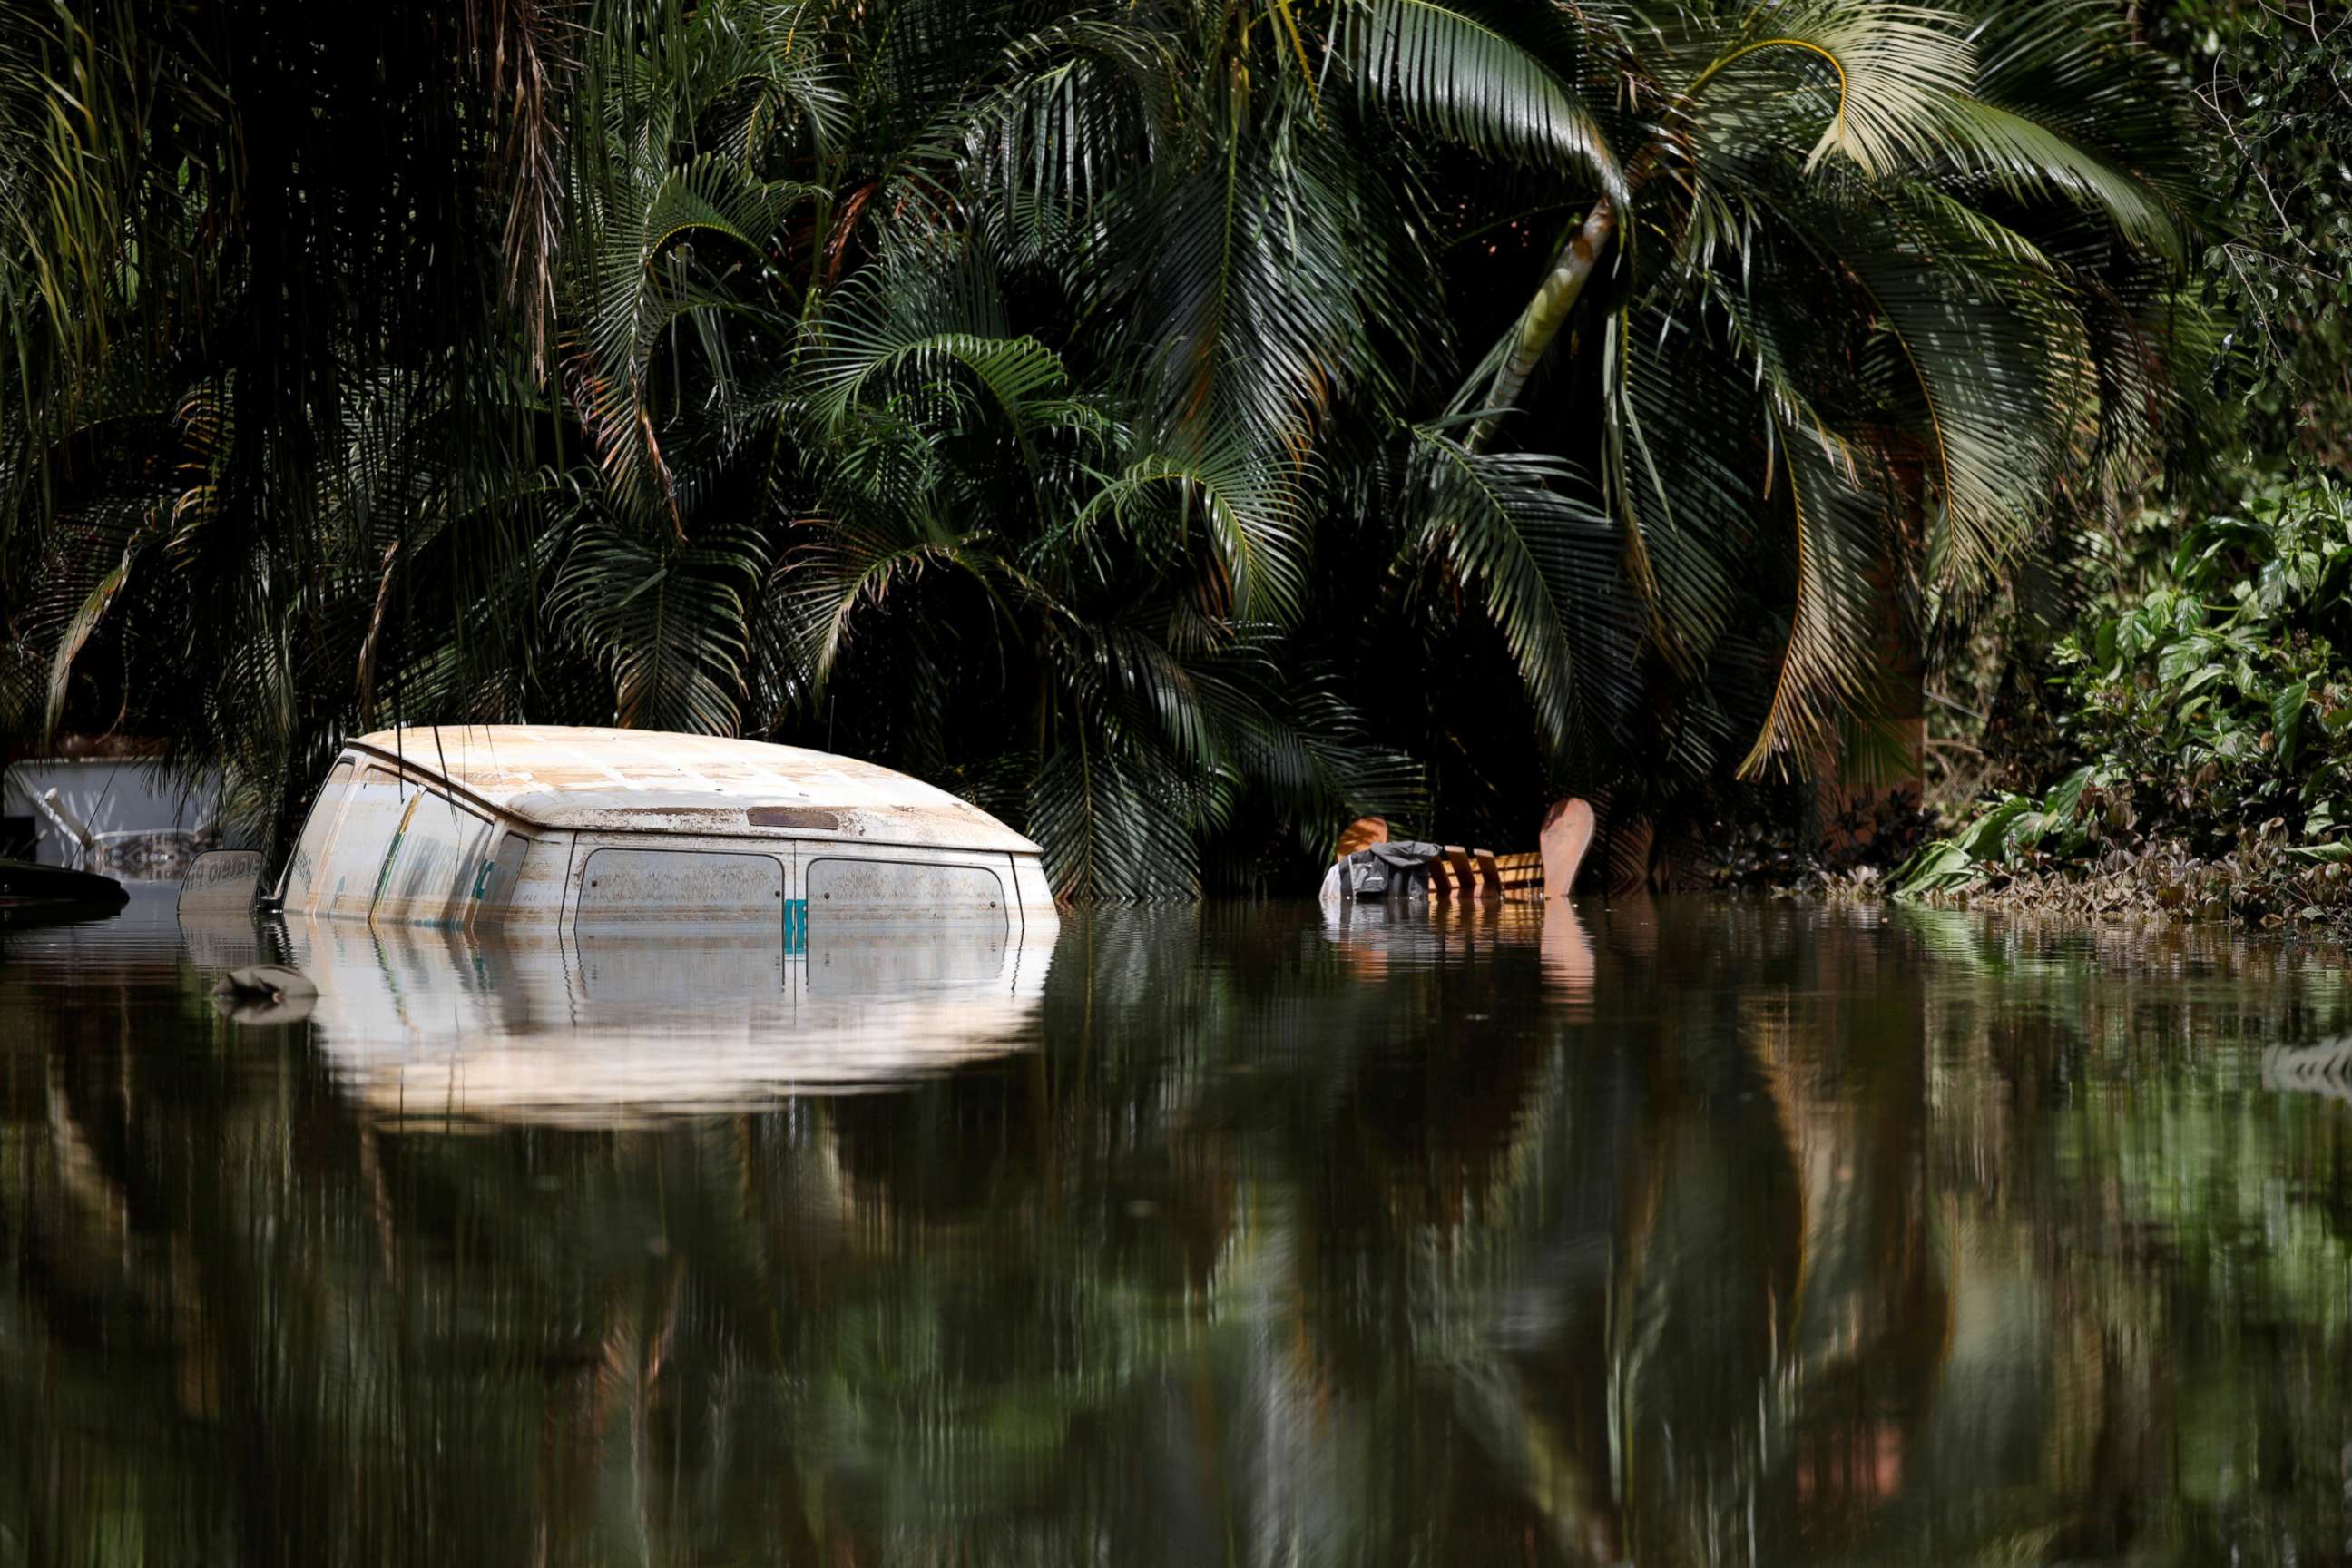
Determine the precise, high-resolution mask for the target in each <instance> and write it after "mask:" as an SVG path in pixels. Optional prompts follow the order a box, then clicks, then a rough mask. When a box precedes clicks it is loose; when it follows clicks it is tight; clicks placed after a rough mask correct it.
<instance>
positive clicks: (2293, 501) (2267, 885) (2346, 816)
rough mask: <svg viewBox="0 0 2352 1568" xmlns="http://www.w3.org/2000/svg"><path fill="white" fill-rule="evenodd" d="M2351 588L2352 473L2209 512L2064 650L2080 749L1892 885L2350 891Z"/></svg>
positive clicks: (2231, 901)
mask: <svg viewBox="0 0 2352 1568" xmlns="http://www.w3.org/2000/svg"><path fill="white" fill-rule="evenodd" d="M2347 590H2352V489H2347V488H2346V487H2345V486H2344V485H2343V484H2342V483H2340V482H2339V481H2336V480H2334V479H2324V478H2322V479H2305V480H2300V481H2296V482H2293V483H2282V484H2274V485H2273V486H2271V487H2269V488H2267V489H2263V490H2261V491H2260V492H2258V493H2256V494H2255V495H2254V496H2252V498H2251V499H2250V500H2248V502H2247V503H2246V505H2244V506H2243V507H2242V509H2241V510H2239V511H2238V512H2236V513H2235V514H2232V515H2228V516H2221V517H2214V518H2210V519H2208V520H2206V521H2203V522H2200V523H2199V524H2198V525H2196V526H2195V527H2193V528H2192V529H2190V530H2189V532H2188V534H2187V536H2186V537H2185V538H2184V539H2183V540H2182V541H2181V543H2180V545H2179V549H2178V550H2177V551H2176V552H2174V555H2173V557H2172V559H2171V561H2170V563H2169V564H2168V566H2167V567H2166V568H2165V569H2164V570H2162V571H2161V572H2160V573H2159V574H2158V584H2156V585H2155V586H2154V587H2152V588H2150V589H2149V590H2148V591H2147V593H2146V594H2144V595H2141V596H2139V597H2138V599H2137V602H2136V603H2130V604H2127V605H2120V606H2116V607H2112V608H2109V609H2106V610H2105V611H2102V612H2098V613H2095V614H2094V615H2093V616H2092V617H2091V618H2090V619H2089V621H2088V622H2087V624H2086V625H2085V626H2084V627H2083V628H2082V629H2081V630H2079V631H2078V632H2077V633H2076V634H2075V635H2074V637H2070V638H2068V639H2067V640H2066V641H2065V642H2064V643H2063V644H2062V645H2061V646H2060V647H2059V649H2058V653H2057V668H2058V669H2059V671H2060V672H2061V673H2060V675H2059V676H2058V679H2057V684H2058V685H2059V687H2060V689H2061V699H2062V700H2061V707H2062V709H2063V711H2064V715H2065V716H2064V718H2063V721H2062V722H2063V731H2064V733H2065V736H2066V740H2067V742H2068V744H2069V746H2070V747H2071V749H2072V750H2073V751H2074V754H2075V755H2076V757H2078V758H2079V759H2080V760H2081V761H2080V765H2079V766H2077V767H2076V768H2075V769H2074V771H2072V772H2071V773H2068V774H2067V775H2066V776H2065V777H2064V778H2063V779H2061V780H2060V781H2059V782H2057V783H2056V784H2053V786H2051V787H2050V788H2048V789H2047V790H2046V791H2044V792H2043V793H2042V794H2041V795H2001V796H2000V797H1997V798H1996V799H1994V800H1992V801H1990V802H1989V803H1987V805H1986V806H1985V807H1984V809H1983V810H1982V811H1981V812H1980V813H1979V815H1978V816H1976V818H1975V819H1974V820H1973V821H1971V822H1970V823H1969V826H1967V827H1966V828H1965V829H1963V830H1962V831H1961V832H1960V833H1959V834H1958V835H1956V836H1955V837H1951V838H1948V839H1943V840H1939V841H1937V842H1936V843H1933V844H1930V845H1928V846H1927V847H1926V848H1924V849H1922V850H1921V851H1920V852H1919V854H1917V855H1916V856H1915V857H1914V858H1912V859H1911V860H1910V862H1908V863H1907V864H1906V866H1905V867H1904V868H1903V869H1902V871H1901V872H1900V873H1899V874H1898V875H1897V877H1896V878H1895V889H1896V890H1897V891H1898V892H1901V893H1910V894H1924V895H1934V894H1952V893H1957V892H1961V891H1964V890H1967V889H1974V888H1978V887H1980V886H1983V885H1985V884H1988V883H1991V882H1996V881H1999V880H2001V879H2006V878H2013V877H2015V876H2017V875H2020V874H2046V873H2051V872H2059V873H2065V874H2072V875H2075V876H2085V875H2096V874H2101V873H2105V874H2107V875H2110V876H2115V877H2118V878H2124V879H2133V878H2137V879H2142V880H2146V879H2149V878H2151V877H2153V878H2154V879H2155V882H2156V883H2157V885H2155V886H2148V887H2142V888H2139V889H2137V891H2138V892H2139V894H2140V895H2141V896H2142V897H2144V898H2147V899H2149V900H2153V901H2155V902H2157V903H2158V904H2161V905H2163V906H2165V907H2172V908H2183V907H2185V908H2189V909H2192V910H2210V909H2211V908H2212V907H2213V906H2214V905H2216V904H2217V903H2220V904H2225V905H2227V906H2228V907H2230V908H2232V909H2235V910H2238V911H2239V912H2241V913H2250V914H2273V913H2283V912H2294V913H2303V912H2305V910H2306V908H2309V909H2310V910H2311V911H2312V912H2317V910H2316V906H2317V905H2320V904H2323V903H2327V902H2346V901H2347V900H2346V898H2345V892H2344V891H2339V890H2338V889H2345V891H2352V889H2346V882H2347V878H2346V875H2345V873H2344V872H2343V870H2342V868H2343V866H2344V865H2345V864H2346V863H2347V861H2352V839H2347V838H2346V837H2343V836H2342V834H2343V830H2344V828H2345V827H2346V826H2352V780H2347V773H2346V767H2345V764H2346V763H2347V759H2352V599H2347ZM2159 866H2161V867H2163V868H2168V869H2167V870H2166V871H2165V872H2164V873H2163V874H2162V875H2160V876H2158V875H2156V873H2157V868H2158V867H2159ZM2127 890H2128V889H2120V890H2119V891H2127Z"/></svg>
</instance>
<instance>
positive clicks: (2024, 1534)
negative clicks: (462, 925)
mask: <svg viewBox="0 0 2352 1568" xmlns="http://www.w3.org/2000/svg"><path fill="white" fill-rule="evenodd" d="M282 940H283V941H284V942H285V945H284V946H282V947H281V946H278V945H276V944H277V943H278V942H280V941H281V938H280V937H279V935H278V933H274V932H263V933H258V934H257V933H256V932H255V931H253V930H251V929H250V928H247V929H242V930H237V929H229V930H222V929H217V928H215V929H203V930H196V931H188V932H183V931H182V930H181V928H180V927H179V925H178V924H177V922H176V921H174V919H173V910H172V905H171V903H170V901H169V897H168V893H164V894H161V895H159V894H154V893H148V894H143V895H142V897H141V899H140V900H137V901H135V902H134V903H133V905H132V906H131V909H130V910H127V911H126V912H125V913H124V914H123V915H121V916H120V917H118V918H116V919H114V920H111V921H103V922H99V923H94V924H87V925H75V926H62V927H48V928H44V929H39V930H33V931H9V932H7V933H5V935H0V942H5V949H4V950H0V1402H5V1412H6V1421H5V1439H0V1563H11V1564H13V1563H43V1564H46V1563H67V1562H70V1563H109V1564H111V1563H419V1564H426V1563H429V1564H435V1565H436V1568H439V1565H457V1564H474V1563H600V1564H601V1563H754V1562H756V1563H807V1564H812V1565H824V1568H844V1565H849V1564H860V1565H870V1564H885V1563H909V1564H994V1563H1004V1564H1030V1563H1037V1564H1044V1563H1107V1564H1184V1565H1192V1564H1209V1563H1233V1564H1251V1565H1258V1564H1265V1565H1274V1564H1321V1563H1332V1564H1342V1563H1382V1564H1386V1563H1399V1564H1402V1563H1416V1564H1451V1563H1465V1564H1470V1563H1513V1564H1518V1563H1589V1562H1608V1561H1621V1560H1633V1561H1638V1562H1641V1563H1660V1564H1665V1563H1799V1562H1801V1563H1814V1562H1840V1563H1927V1562H1937V1563H1943V1562H1950V1563H1960V1562H1967V1563H1976V1562H1986V1563H1992V1562H2000V1563H2011V1562H2015V1563H2027V1562H2061V1561H2082V1560H2097V1559H2120V1560H2126V1561H2131V1562H2147V1563H2161V1562H2183V1563H2224V1562H2232V1563H2320V1562H2327V1561H2340V1560H2342V1559H2343V1558H2344V1557H2345V1556H2346V1555H2347V1552H2352V1501H2347V1498H2352V1068H2347V1066H2346V1065H2345V1064H2346V1061H2347V1059H2352V1047H2347V1049H2346V1052H2345V1053H2344V1055H2342V1056H2339V1055H2338V1054H2337V1053H2336V1051H2335V1049H2334V1047H2332V1046H2331V1044H2330V1042H2331V1041H2332V1040H2334V1039H2335V1038H2336V1037H2341V1036H2344V1035H2347V1034H2352V996H2347V989H2346V986H2345V984H2344V981H2343V977H2342V973H2341V970H2340V968H2339V967H2338V963H2337V955H2336V954H2333V953H2326V952H2301V953H2298V952H2294V951H2292V950H2290V949H2287V948H2284V947H2282V946H2278V945H2275V944H2265V943H2263V942H2249V941H2242V940H2237V939H2231V938H2228V937H2225V936H2220V935H2216V934H2213V933H2209V932H2196V931H2189V932H2179V931H2175V932H2170V933H2156V934H2146V933H2143V934H2139V935H2131V934H2128V933H2121V932H2095V931H2081V930H2074V929H2066V928H2049V929H2044V928H2040V927H2027V926H2018V925H2002V924H1998V923H1992V922H1989V921H1985V920H1983V919H1980V918H1978V917H1973V916H1968V915H1960V914H1953V913H1948V912H1946V913H1938V912H1930V911H1922V910H1822V909H1815V908H1808V907H1804V906H1799V905H1793V904H1788V903H1760V904H1759V903H1747V904H1724V903H1716V902H1708V901H1696V900H1695V901H1687V902H1671V901H1668V902H1659V903H1656V904H1648V903H1643V904H1640V905H1625V904H1619V905H1616V906H1614V907H1608V906H1603V905H1601V904H1598V903H1588V904H1584V905H1581V906H1580V907H1579V910H1578V911H1577V914H1576V915H1570V913H1569V912H1568V911H1566V910H1558V911H1556V912H1555V913H1554V915H1553V916H1552V917H1551V919H1550V920H1549V923H1547V921H1545V919H1544V918H1543V917H1542V916H1541V915H1540V914H1538V912H1537V911H1535V910H1528V909H1509V910H1501V911H1488V912H1483V913H1471V914H1467V915H1449V914H1444V913H1441V914H1439V915H1436V916H1431V915H1428V914H1416V915H1412V916H1409V917H1404V918H1399V919H1397V920H1394V921H1386V920H1381V919H1378V918H1374V919H1370V920H1362V921H1355V922H1352V923H1350V924H1349V925H1347V926H1345V927H1342V928H1337V929H1335V928H1331V927H1328V926H1327V924H1326V922H1325V920H1324V918H1323V916H1322V915H1321V914H1320V912H1319V911H1318V910H1315V909H1313V908H1312V907H1311V906H1305V905H1298V906H1287V905H1273V906H1222V907H1221V906H1210V907H1208V908H1206V909H1202V910H1193V909H1190V908H1183V909H1164V910H1113V911H1105V912H1101V913H1097V914H1096V915H1094V916H1092V917H1084V916H1077V917H1073V918H1072V919H1071V920H1070V921H1068V922H1067V923H1066V925H1065V926H1064V928H1063V929H1062V931H1060V933H1059V935H1058V937H1057V938H1056V939H1055V940H1053V941H1051V942H1045V943H1040V944H1031V945H1028V946H1024V944H1023V943H1021V942H1013V943H1012V944H1009V945H1006V944H997V945H995V946H992V947H983V948H982V950H980V951H974V952H962V951H952V952H940V951H926V950H925V948H924V945H923V944H921V943H919V942H899V943H897V944H894V945H891V946H887V947H883V948H878V949H867V950H855V951H854V950H851V949H848V948H843V949H840V950H838V951H827V950H822V949H821V948H819V947H813V948H812V951H811V952H809V953H808V954H807V955H806V956H805V957H802V956H793V957H789V958H787V957H784V956H783V955H782V954H781V953H780V952H769V951H767V950H765V949H762V948H759V947H757V946H756V945H754V946H750V947H747V946H745V945H743V944H741V943H740V942H724V941H720V942H709V943H702V942H695V941H691V940H686V939H680V938H671V939H667V940H664V941H659V942H634V943H628V942H625V943H616V944H610V945H603V946H594V947H592V948H590V949H588V950H585V951H583V950H580V949H578V948H575V947H568V946H561V945H557V946H550V947H546V948H540V949H533V948H529V947H506V948H501V947H482V946H476V945H472V944H468V943H466V942H457V941H452V940H449V939H445V938H437V937H434V938H428V937H425V936H422V935H410V936H407V937H403V938H398V939H394V938H389V937H388V938H383V939H378V938H374V937H371V936H369V935H368V934H367V933H365V932H364V931H361V932H358V933H352V932H349V931H344V932H341V933H323V934H319V935H306V936H304V937H303V938H302V939H301V940H299V941H297V940H295V939H293V938H292V937H290V936H289V937H286V938H284V939H282ZM256 956H263V957H273V956H274V957H291V958H293V959H294V960H295V961H296V962H297V963H298V965H299V967H302V968H303V969H304V971H305V973H310V974H311V975H312V976H313V978H314V979H316V980H317V982H318V984H319V988H320V993H321V994H320V996H319V997H318V998H317V999H316V1001H315V1003H308V1002H305V1003H299V1004H298V1003H289V1004H287V1005H283V1006H281V1007H279V1008H275V1009H273V1008H271V1007H268V1006H266V1005H265V1006H260V1007H256V1008H248V1009H247V1012H246V1014H245V1016H227V1015H226V1014H225V1013H224V1011H223V1010H222V1008H221V1007H220V1006H216V1005H215V1002H214V1000H213V999H212V998H211V996H210V995H209V994H208V993H209V992H210V990H211V988H212V985H213V984H214V981H215V979H216V977H217V976H218V975H219V973H221V971H222V970H223V969H224V968H226V967H227V966H228V965H230V964H234V963H249V962H252V961H253V959H254V958H255V957H256Z"/></svg>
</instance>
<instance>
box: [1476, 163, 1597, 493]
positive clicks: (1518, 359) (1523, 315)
mask: <svg viewBox="0 0 2352 1568" xmlns="http://www.w3.org/2000/svg"><path fill="white" fill-rule="evenodd" d="M1616 232H1617V209H1616V208H1615V207H1614V206H1612V205H1610V201H1609V198H1608V197H1607V196H1603V197H1601V199H1600V200H1599V201H1597V202H1595V203H1593V204H1592V210H1591V212H1590V213H1588V214H1586V215H1585V218H1584V223H1583V226H1581V227H1580V228H1579V229H1578V230H1577V231H1576V232H1575V233H1574V234H1572V235H1570V237H1569V238H1568V243H1567V244H1565V245H1563V246H1561V247H1559V255H1558V256H1557V257H1555V258H1552V264H1551V270H1550V271H1549V272H1548V273H1546V274H1545V275H1544V280H1543V286H1542V287H1541V288H1539V289H1537V290H1536V297H1535V298H1534V299H1533V300H1530V301H1528V308H1527V309H1526V310H1524V311H1522V312H1520V315H1519V329H1518V331H1517V334H1516V335H1515V336H1514V338H1513V340H1512V342H1511V352H1510V353H1509V354H1507V356H1505V358H1504V360H1503V363H1502V364H1501V365H1499V366H1498V367H1496V371H1495V379H1494V381H1493V382H1492V383H1491V384H1489V385H1488V386H1487V388H1486V404H1485V406H1486V414H1485V415H1484V416H1482V417H1481V418H1480V419H1479V421H1478V423H1477V424H1475V426H1471V429H1470V440H1469V446H1470V449H1471V450H1472V451H1474V452H1475V451H1478V450H1481V449H1482V448H1484V447H1486V443H1487V442H1488V441H1490V440H1492V439H1493V438H1494V435H1495V427H1496V426H1497V425H1499V424H1500V423H1501V422H1502V416H1503V415H1504V414H1505V413H1507V412H1508V411H1509V410H1510V409H1511V408H1512V407H1513V406H1515V405H1517V403H1518V400H1519V393H1520V392H1521V391H1522V390H1523V389H1524V388H1525V387H1526V386H1527V384H1528V376H1530V375H1533V374H1535V369H1536V366H1537V365H1538V364H1540V363H1543V356H1544V353H1545V352H1546V351H1547V350H1549V348H1550V347H1551V341H1552V339H1554V338H1556V337H1558V336H1559V330H1560V328H1561V327H1562V326H1564V325H1566V324H1567V321H1568V313H1569V312H1570V310H1574V309H1576V300H1577V297H1578V296H1579V295H1580V294H1582V293H1583V292H1584V285H1585V281H1586V279H1590V278H1591V276H1592V269H1593V268H1595V267H1597V266H1599V265H1600V262H1601V252H1602V251H1603V250H1605V249H1607V248H1608V247H1609V241H1610V239H1611V238H1612V237H1613V236H1614V235H1615V234H1616Z"/></svg>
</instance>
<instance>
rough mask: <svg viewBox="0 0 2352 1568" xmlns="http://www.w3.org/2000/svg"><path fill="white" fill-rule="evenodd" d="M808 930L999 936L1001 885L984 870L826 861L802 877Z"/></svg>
mask: <svg viewBox="0 0 2352 1568" xmlns="http://www.w3.org/2000/svg"><path fill="white" fill-rule="evenodd" d="M803 885H804V887H805V889H806V890H807V893H808V911H809V927H810V930H811V931H812V932H814V931H815V929H816V928H817V927H818V926H819V925H821V924H828V923H830V924H839V923H841V922H844V921H859V922H864V923H888V924H892V925H898V924H908V925H929V924H953V925H956V926H957V927H959V928H961V929H965V930H973V929H979V930H989V929H993V930H996V931H1003V929H1005V925H1006V912H1005V908H1004V881H1003V879H1002V878H1001V877H999V876H998V875H997V874H996V873H995V872H994V871H992V870H990V869H989V868H987V867H985V866H930V865H924V864H922V863H921V862H919V861H911V860H853V859H847V858H840V857H833V856H828V857H826V858H823V859H819V860H812V861H810V862H809V864H808V868H807V870H806V871H805V872H804V873H803Z"/></svg>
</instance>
